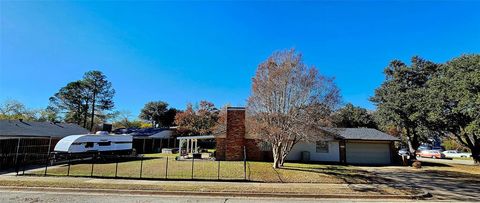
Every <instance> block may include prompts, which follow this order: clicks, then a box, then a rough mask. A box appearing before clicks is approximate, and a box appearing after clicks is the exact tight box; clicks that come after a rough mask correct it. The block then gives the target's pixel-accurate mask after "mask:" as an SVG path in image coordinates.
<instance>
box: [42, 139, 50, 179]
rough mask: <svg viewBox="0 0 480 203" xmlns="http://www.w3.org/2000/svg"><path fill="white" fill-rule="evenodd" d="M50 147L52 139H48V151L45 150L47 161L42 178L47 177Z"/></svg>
mask: <svg viewBox="0 0 480 203" xmlns="http://www.w3.org/2000/svg"><path fill="white" fill-rule="evenodd" d="M51 145H52V137H50V138H49V139H48V150H47V161H46V163H45V172H44V173H43V176H47V170H48V161H50V148H51Z"/></svg>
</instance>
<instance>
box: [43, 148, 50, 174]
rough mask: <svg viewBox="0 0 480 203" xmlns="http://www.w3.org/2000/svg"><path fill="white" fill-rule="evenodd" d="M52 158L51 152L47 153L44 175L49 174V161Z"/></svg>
mask: <svg viewBox="0 0 480 203" xmlns="http://www.w3.org/2000/svg"><path fill="white" fill-rule="evenodd" d="M49 159H50V152H49V153H48V154H47V158H46V161H45V171H44V172H43V176H47V170H48V161H49Z"/></svg>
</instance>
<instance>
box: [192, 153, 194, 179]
mask: <svg viewBox="0 0 480 203" xmlns="http://www.w3.org/2000/svg"><path fill="white" fill-rule="evenodd" d="M194 164H195V156H192V179H193V165H194Z"/></svg>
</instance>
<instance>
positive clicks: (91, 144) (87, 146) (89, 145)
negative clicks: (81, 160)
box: [85, 142, 93, 148]
mask: <svg viewBox="0 0 480 203" xmlns="http://www.w3.org/2000/svg"><path fill="white" fill-rule="evenodd" d="M85 148H93V142H87V143H85Z"/></svg>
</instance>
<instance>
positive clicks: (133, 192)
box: [0, 186, 432, 199]
mask: <svg viewBox="0 0 480 203" xmlns="http://www.w3.org/2000/svg"><path fill="white" fill-rule="evenodd" d="M1 189H3V190H5V189H6V190H19V191H21V190H28V191H36V192H76V193H78V192H80V193H101V194H119V193H121V194H130V195H159V196H161V195H167V196H168V195H172V196H176V195H181V196H216V197H218V196H230V197H273V198H275V197H278V198H319V199H320V198H321V199H425V198H430V197H432V195H431V194H430V193H428V192H422V193H420V194H414V195H355V194H348V195H346V194H298V193H261V192H258V193H256V192H199V191H158V190H125V189H89V188H58V187H18V186H0V190H1Z"/></svg>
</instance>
